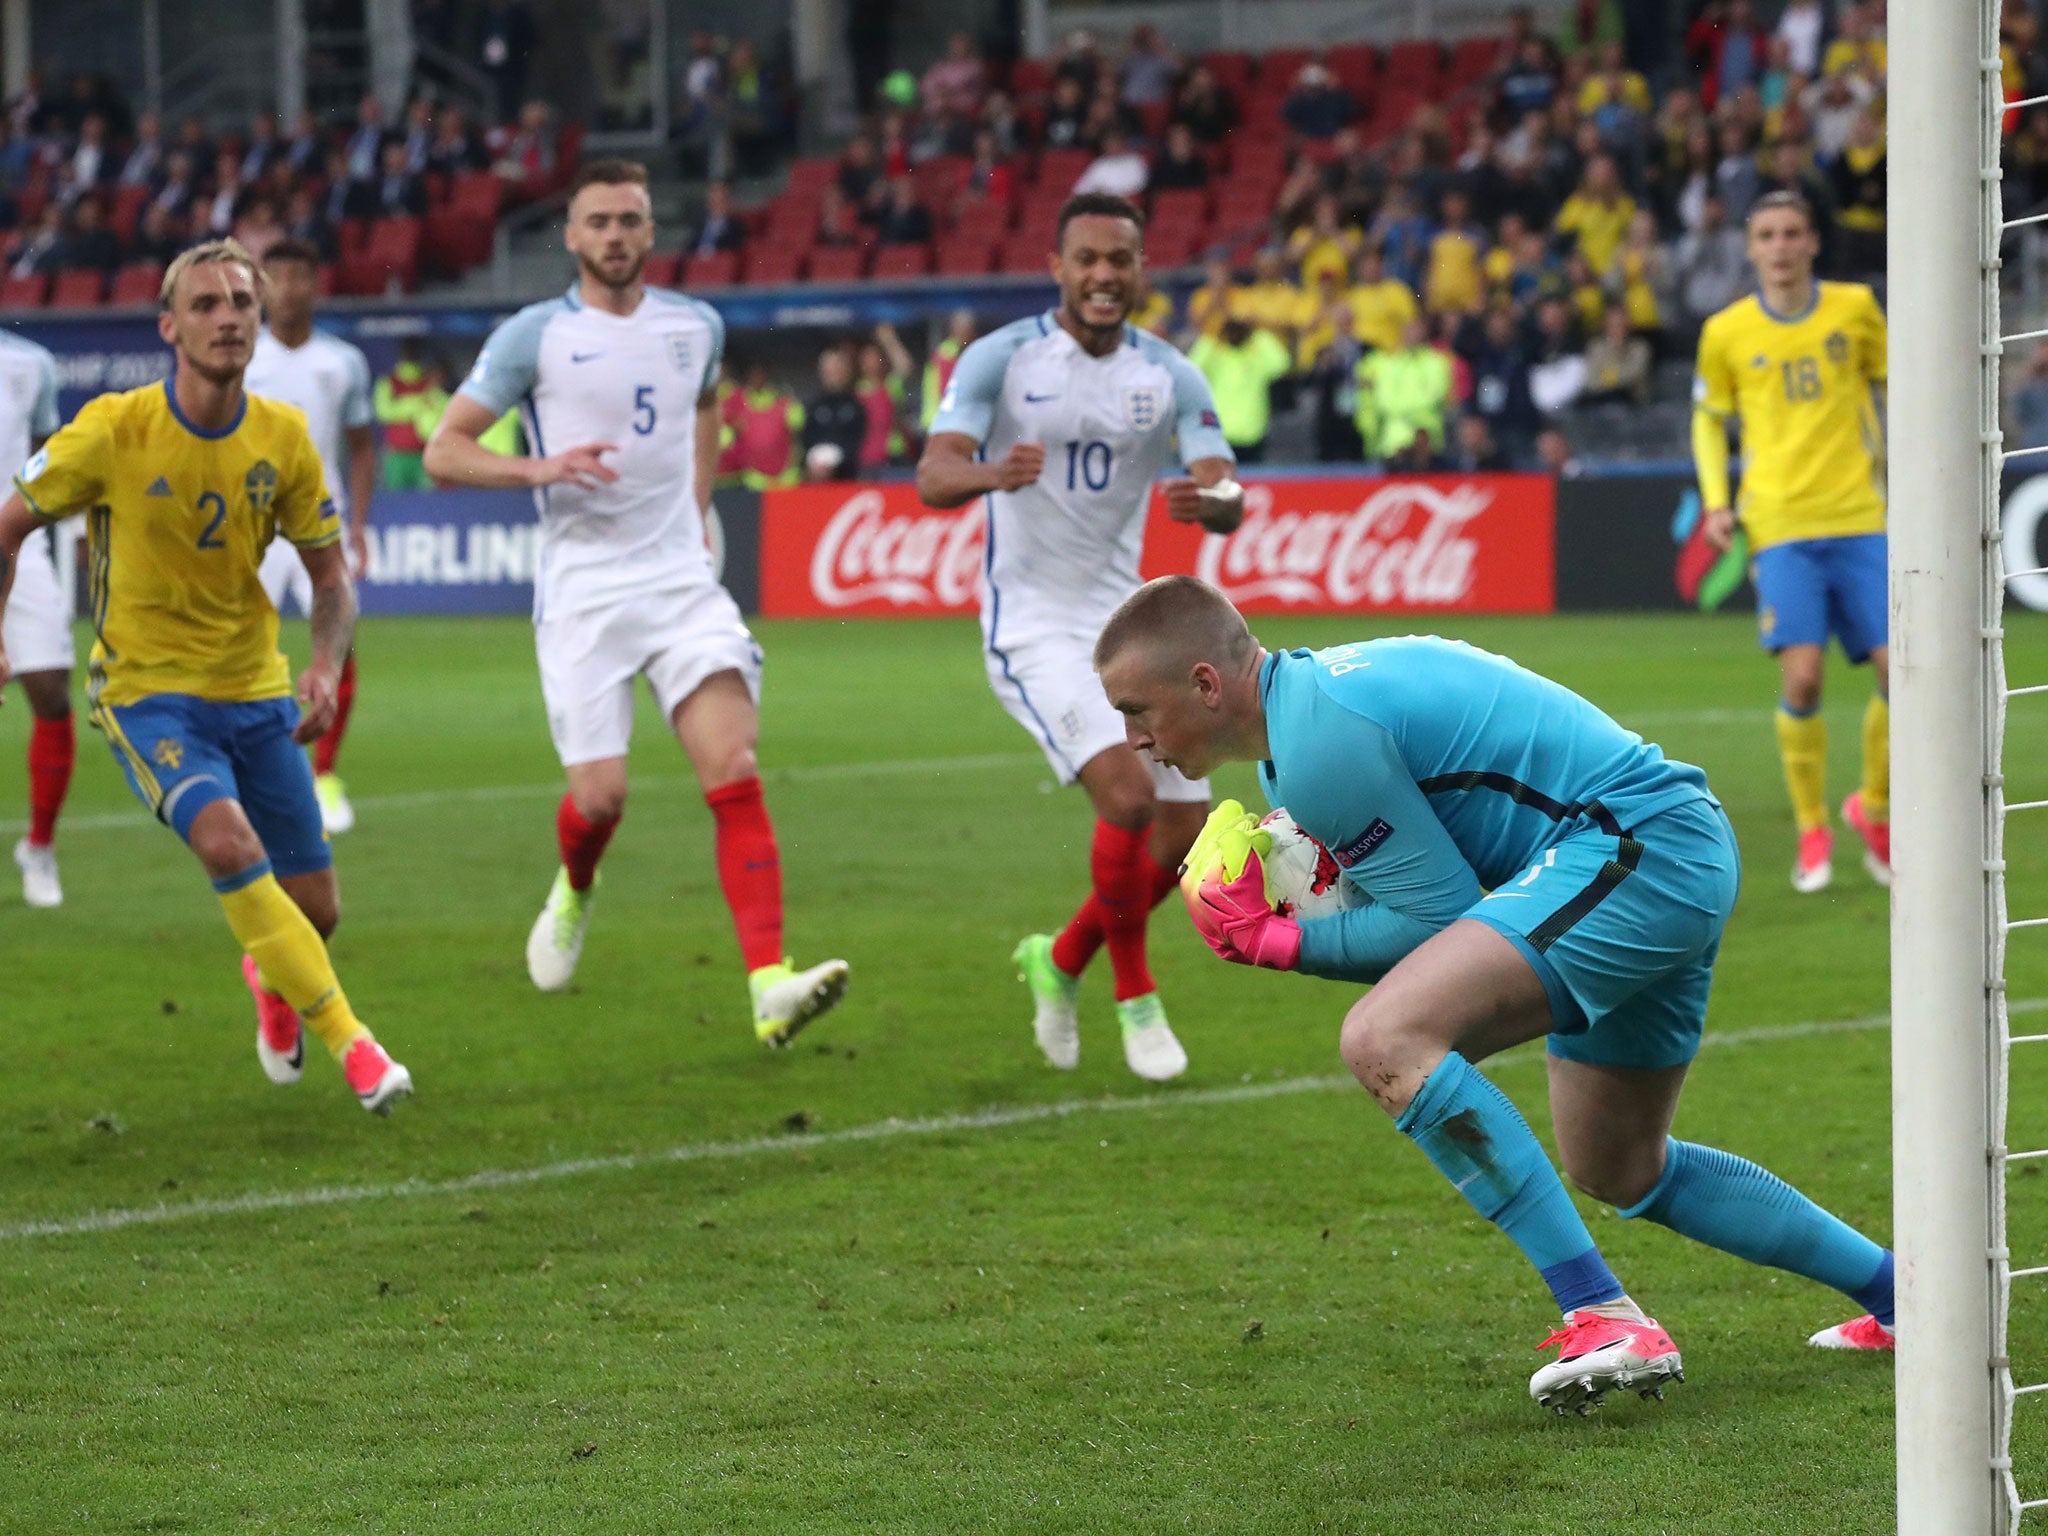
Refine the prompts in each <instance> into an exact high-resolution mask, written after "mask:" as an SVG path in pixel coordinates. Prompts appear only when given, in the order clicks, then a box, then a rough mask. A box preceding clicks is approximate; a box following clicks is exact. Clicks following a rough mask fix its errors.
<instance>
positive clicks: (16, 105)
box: [7, 64, 49, 139]
mask: <svg viewBox="0 0 2048 1536" xmlns="http://www.w3.org/2000/svg"><path fill="white" fill-rule="evenodd" d="M45 90H46V84H45V82H44V79H43V71H42V69H41V68H40V66H37V65H33V64H32V65H30V66H29V70H28V74H27V75H26V76H25V77H24V78H23V80H22V84H21V89H20V90H18V91H16V92H15V93H14V94H13V95H12V96H10V97H9V98H8V99H7V121H8V124H9V125H10V126H11V127H12V128H13V130H14V136H15V137H16V138H17V139H26V138H28V137H30V136H31V135H33V134H37V133H40V132H42V131H43V129H44V128H45V127H46V126H47V124H48V121H49V117H48V112H49V103H48V102H47V101H46V100H45V95H44V93H45Z"/></svg>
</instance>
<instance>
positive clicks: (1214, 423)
mask: <svg viewBox="0 0 2048 1536" xmlns="http://www.w3.org/2000/svg"><path fill="white" fill-rule="evenodd" d="M1202 425H1203V426H1205V427H1214V428H1216V429H1217V430H1218V431H1221V430H1222V428H1223V423H1222V422H1221V421H1220V420H1218V419H1217V416H1216V413H1215V412H1214V411H1204V412H1202Z"/></svg>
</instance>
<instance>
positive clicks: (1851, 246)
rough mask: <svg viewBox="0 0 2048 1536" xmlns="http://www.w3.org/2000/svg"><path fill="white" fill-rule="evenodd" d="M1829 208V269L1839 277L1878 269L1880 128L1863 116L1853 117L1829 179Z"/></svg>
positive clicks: (1872, 118)
mask: <svg viewBox="0 0 2048 1536" xmlns="http://www.w3.org/2000/svg"><path fill="white" fill-rule="evenodd" d="M1828 194H1829V201H1831V202H1832V203H1833V204H1834V209H1835V270H1836V271H1837V272H1839V273H1840V274H1841V275H1842V276H1844V277H1869V276H1872V275H1874V274H1877V273H1881V272H1883V271H1884V243H1885V242H1884V227H1885V225H1884V210H1885V143H1884V130H1883V129H1882V128H1880V127H1879V126H1878V123H1877V118H1876V117H1875V116H1874V115H1872V114H1871V113H1869V112H1862V113H1859V114H1857V118H1856V126H1855V129H1854V131H1853V132H1852V133H1851V134H1850V136H1849V142H1848V144H1847V145H1846V146H1844V148H1843V150H1842V153H1841V156H1840V158H1838V159H1837V160H1836V161H1835V163H1834V165H1833V167H1832V169H1831V174H1830V177H1829V187H1828Z"/></svg>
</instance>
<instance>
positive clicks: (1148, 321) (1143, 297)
mask: <svg viewBox="0 0 2048 1536" xmlns="http://www.w3.org/2000/svg"><path fill="white" fill-rule="evenodd" d="M1129 319H1130V323H1131V324H1132V325H1134V326H1136V327H1137V328H1138V329H1139V330H1141V331H1147V332H1149V333H1151V334H1152V335H1154V336H1157V337H1158V338H1159V339H1160V340H1161V341H1164V340H1166V339H1167V336H1168V334H1169V333H1170V332H1171V331H1172V330H1173V300H1172V299H1169V298H1168V297H1167V296H1166V295H1165V294H1163V293H1161V292H1160V291H1159V290H1158V289H1157V288H1154V287H1153V286H1152V277H1151V274H1150V273H1140V274H1139V276H1138V292H1137V296H1136V297H1135V298H1134V299H1133V300H1132V303H1131V313H1130V317H1129Z"/></svg>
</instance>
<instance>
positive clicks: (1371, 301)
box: [1344, 244, 1421, 352]
mask: <svg viewBox="0 0 2048 1536" xmlns="http://www.w3.org/2000/svg"><path fill="white" fill-rule="evenodd" d="M1353 279H1354V280H1353V282H1352V285H1351V291H1350V292H1349V293H1347V294H1346V295H1345V296H1344V302H1345V303H1346V304H1348V305H1349V306H1350V307H1351V334H1352V335H1354V336H1356V337H1357V338H1358V339H1359V340H1360V341H1361V342H1363V343H1364V344H1365V345H1366V346H1368V347H1370V348H1372V349H1374V350H1375V351H1380V352H1391V351H1393V350H1394V349H1395V348H1396V347H1398V346H1400V345H1401V336H1402V333H1403V332H1404V331H1406V330H1407V328H1408V324H1409V322H1410V321H1412V320H1413V319H1414V318H1415V317H1416V316H1417V315H1418V314H1419V313H1421V309H1420V306H1419V305H1417V304H1416V302H1415V290H1414V289H1412V288H1410V287H1409V286H1408V285H1407V284H1406V283H1404V282H1402V281H1401V280H1400V279H1399V278H1397V277H1393V276H1391V275H1389V274H1388V272H1387V267H1386V257H1385V255H1384V253H1383V252H1382V251H1381V250H1380V248H1379V247H1378V246H1377V245H1371V244H1368V245H1366V246H1365V247H1364V248H1363V249H1361V250H1360V251H1359V253H1358V262H1357V265H1356V267H1355V268H1354V269H1353Z"/></svg>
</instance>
